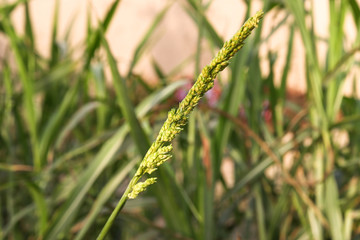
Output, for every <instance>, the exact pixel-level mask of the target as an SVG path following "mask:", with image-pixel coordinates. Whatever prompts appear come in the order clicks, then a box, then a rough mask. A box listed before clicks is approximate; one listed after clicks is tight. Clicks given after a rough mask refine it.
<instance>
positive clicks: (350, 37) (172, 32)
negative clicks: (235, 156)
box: [0, 0, 360, 92]
mask: <svg viewBox="0 0 360 240" xmlns="http://www.w3.org/2000/svg"><path fill="white" fill-rule="evenodd" d="M0 1H1V0H0ZM112 2H113V0H60V9H59V10H60V16H59V19H60V26H59V28H60V34H59V36H58V39H59V40H61V39H62V38H63V37H64V34H65V32H66V31H67V29H68V27H69V26H70V25H71V27H72V35H71V40H72V45H73V46H76V47H77V48H78V49H81V47H82V44H81V43H82V40H83V39H84V36H85V31H86V12H87V9H88V8H89V9H90V11H91V13H92V16H93V19H94V22H95V21H96V19H102V17H103V15H104V13H105V12H106V9H107V8H108V6H110V5H111V4H112ZM170 2H174V3H173V4H172V6H171V8H170V10H169V11H168V13H167V15H166V17H165V19H164V21H162V23H161V24H160V26H159V28H158V30H157V32H156V37H155V38H154V41H153V45H152V47H151V48H150V52H148V53H147V55H146V57H145V58H143V59H142V61H141V63H140V64H139V65H138V66H137V68H136V71H137V72H138V73H139V74H141V75H142V76H143V77H144V78H146V79H147V80H149V81H154V80H155V75H154V73H153V71H152V67H151V59H155V60H156V61H157V62H158V63H159V64H160V66H161V67H162V68H163V70H164V71H165V72H169V71H171V70H172V69H173V68H174V67H175V66H177V65H178V64H179V63H181V62H182V61H183V60H184V59H186V58H188V57H189V56H191V55H192V54H194V53H195V48H196V39H197V28H196V26H195V25H194V23H193V21H192V19H190V18H189V16H188V15H187V13H186V12H185V11H184V9H183V8H182V5H183V1H181V0H178V1H170V0H168V1H166V0H122V2H121V3H120V5H119V8H118V11H117V13H116V16H115V18H114V19H113V21H112V24H111V26H110V28H109V30H108V33H107V38H108V40H109V43H110V45H111V48H112V51H113V53H114V55H115V56H116V58H117V60H118V62H119V67H120V69H121V71H122V72H125V71H126V70H127V68H128V65H129V61H130V60H131V56H132V54H133V51H134V49H135V47H136V45H137V43H138V42H139V41H140V39H141V38H142V36H143V34H144V33H145V31H146V30H147V28H148V27H149V26H150V24H151V22H152V20H153V19H154V17H155V16H156V15H157V14H158V13H159V12H160V11H161V10H162V9H163V8H164V7H165V5H166V4H168V3H170ZM311 4H313V6H314V11H315V14H314V15H315V20H316V23H315V29H316V31H317V32H318V34H319V35H320V36H322V37H327V36H328V24H329V21H328V0H312V1H309V0H308V1H307V5H308V6H310V5H311ZM54 5H55V0H32V1H31V10H32V12H31V14H32V18H33V23H34V27H35V33H36V40H37V48H38V49H39V51H40V53H41V54H43V55H45V56H46V55H48V50H49V42H50V34H51V28H52V19H53V12H54ZM260 8H261V1H260V0H259V1H256V2H255V5H254V7H253V10H254V12H255V11H256V10H258V9H260ZM244 14H245V8H244V5H243V4H242V1H240V0H214V1H213V3H212V5H211V7H210V9H209V10H208V11H207V16H208V17H209V20H210V22H211V23H212V24H213V26H214V27H215V29H216V30H217V32H218V33H219V34H220V35H221V36H222V37H224V38H225V39H228V38H229V37H231V36H232V34H233V33H235V32H236V31H237V30H238V28H239V26H240V25H241V24H242V22H243V21H244ZM284 14H285V13H283V12H274V11H272V12H271V13H269V14H267V15H266V17H265V19H264V21H263V22H264V28H265V31H264V36H265V35H266V34H267V33H269V32H270V31H271V28H272V27H273V26H275V25H276V24H277V23H278V22H279V21H281V19H282V17H283V16H284ZM13 18H14V20H16V22H17V27H18V29H19V31H20V30H21V24H22V22H23V13H22V11H21V10H20V9H19V10H18V11H16V13H15V14H14V16H13ZM289 21H292V19H289ZM346 28H347V30H346V35H347V42H346V47H347V49H348V50H349V49H351V47H352V46H353V44H354V41H355V31H352V29H354V23H353V21H352V19H351V18H350V16H349V17H348V18H347V19H346ZM287 41H288V31H287V28H286V26H284V27H282V28H280V29H279V31H278V32H277V33H276V34H275V35H274V36H273V37H272V38H271V39H270V40H269V41H267V42H266V43H264V44H263V45H262V46H261V52H260V54H261V58H262V66H263V69H264V72H265V74H266V72H267V71H268V69H267V61H266V56H267V52H268V51H272V52H276V53H277V54H278V57H279V60H278V61H277V63H276V69H277V71H276V72H275V77H276V78H277V79H279V78H280V76H279V75H280V74H279V73H281V69H282V67H283V65H284V61H285V55H286V48H287ZM205 46H206V45H205ZM325 53H326V44H320V45H319V52H318V54H319V55H320V56H324V55H325ZM211 56H212V53H210V52H206V53H205V54H204V59H203V64H206V62H207V61H208V60H209V59H210V58H211ZM357 57H359V56H357ZM323 59H324V58H323ZM182 74H183V75H184V76H186V75H190V76H191V75H192V74H193V69H192V65H189V66H188V67H187V68H185V69H184V72H183V73H182ZM356 75H357V76H359V70H358V69H357V70H355V69H354V70H353V71H352V75H351V77H350V78H349V79H347V82H346V92H350V89H351V88H350V86H351V85H352V79H354V78H355V79H357V80H358V79H359V78H358V77H356ZM359 85H360V82H359ZM289 86H290V88H292V89H296V90H300V91H302V92H304V91H305V89H306V84H305V71H304V49H303V46H302V43H301V39H300V35H299V34H298V33H297V34H296V40H295V43H294V52H293V59H292V67H291V72H290V78H289ZM359 87H360V86H359ZM358 90H359V91H358V92H360V89H358Z"/></svg>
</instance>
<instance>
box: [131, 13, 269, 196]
mask: <svg viewBox="0 0 360 240" xmlns="http://www.w3.org/2000/svg"><path fill="white" fill-rule="evenodd" d="M263 15H264V13H263V12H262V11H259V12H257V13H256V14H255V16H253V17H251V18H249V19H248V20H247V21H246V22H245V24H244V25H243V26H242V27H241V29H240V30H239V31H238V32H237V33H236V34H235V35H234V36H233V38H232V39H230V40H229V41H227V42H225V44H224V46H223V47H222V48H221V49H220V51H219V52H218V54H217V55H216V57H215V58H214V59H213V60H212V61H211V63H210V64H209V65H207V66H206V67H204V68H203V70H202V71H201V73H200V75H199V77H198V78H197V80H196V82H195V84H194V85H193V87H192V88H191V89H190V90H189V92H188V94H187V95H186V97H185V98H184V99H183V100H182V101H181V102H180V104H179V107H178V108H177V109H171V110H170V112H169V113H168V118H167V120H166V121H165V123H164V125H163V126H162V128H161V130H160V132H159V135H158V137H157V138H156V140H155V142H154V143H153V144H152V145H151V147H150V149H149V150H148V152H147V153H146V155H145V157H144V159H143V161H142V162H141V164H140V166H139V168H138V170H137V172H136V174H135V176H134V179H137V180H139V179H140V178H141V177H142V176H143V175H144V174H145V173H148V174H151V173H152V172H154V171H155V170H156V169H157V167H158V166H160V165H161V164H162V163H164V162H165V161H166V160H168V159H170V158H171V150H172V145H171V141H172V140H173V139H174V138H175V137H176V136H177V135H178V134H179V133H180V132H181V130H182V129H183V127H184V126H185V124H186V123H187V120H188V118H189V115H190V113H191V112H192V110H193V109H194V108H195V106H196V105H197V104H198V102H199V101H200V99H201V97H202V96H203V95H204V94H205V93H206V92H207V91H209V90H210V89H211V88H212V87H213V86H214V79H215V77H216V76H217V74H218V73H219V72H221V71H222V70H224V69H225V68H226V67H227V66H228V65H229V61H230V59H231V58H232V57H233V56H234V55H235V53H236V52H238V51H239V50H240V49H241V48H242V46H243V45H244V41H245V39H246V38H247V37H248V36H249V35H250V33H251V31H252V30H253V29H254V28H255V27H257V25H258V23H259V21H260V20H261V19H262V17H263ZM154 182H155V178H149V179H147V180H146V181H145V182H139V183H136V181H135V182H133V183H134V186H133V187H132V191H131V192H130V193H129V194H128V197H129V198H135V197H136V196H137V195H138V194H139V193H140V192H142V191H144V190H145V189H146V187H147V186H149V185H150V184H152V183H154Z"/></svg>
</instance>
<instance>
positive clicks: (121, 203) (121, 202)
mask: <svg viewBox="0 0 360 240" xmlns="http://www.w3.org/2000/svg"><path fill="white" fill-rule="evenodd" d="M138 180H139V178H138V177H134V178H133V179H131V181H130V183H129V185H128V186H127V188H126V190H125V192H124V193H123V195H122V197H121V199H120V200H119V202H118V204H117V205H116V208H115V209H114V211H113V212H112V213H111V215H110V217H109V218H108V220H107V221H106V223H105V225H104V227H103V229H102V230H101V232H100V234H99V236H98V237H97V238H96V240H103V239H105V237H106V235H107V234H108V232H109V230H110V228H111V226H112V225H113V223H114V221H115V219H116V217H117V216H118V215H119V213H120V211H121V209H123V207H124V206H125V203H126V201H127V200H128V195H129V193H130V192H131V190H132V188H133V186H134V185H135V184H136V183H137V181H138Z"/></svg>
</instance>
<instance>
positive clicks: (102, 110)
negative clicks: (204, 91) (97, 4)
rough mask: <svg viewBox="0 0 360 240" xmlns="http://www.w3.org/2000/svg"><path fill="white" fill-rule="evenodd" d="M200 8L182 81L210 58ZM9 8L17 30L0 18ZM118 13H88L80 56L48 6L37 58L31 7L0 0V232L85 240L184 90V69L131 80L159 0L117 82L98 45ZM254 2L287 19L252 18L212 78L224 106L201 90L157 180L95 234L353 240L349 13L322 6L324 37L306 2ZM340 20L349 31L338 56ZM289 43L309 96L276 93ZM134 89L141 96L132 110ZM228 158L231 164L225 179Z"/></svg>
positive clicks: (355, 190) (111, 61)
mask: <svg viewBox="0 0 360 240" xmlns="http://www.w3.org/2000/svg"><path fill="white" fill-rule="evenodd" d="M305 2H306V3H310V2H309V1H305ZM209 4H211V1H210V3H206V4H205V3H202V1H196V0H187V1H182V2H181V6H182V7H183V9H184V11H185V12H186V13H187V14H188V15H189V18H190V19H192V20H193V21H194V23H195V24H196V25H197V26H198V28H199V34H198V49H197V52H196V53H194V57H193V59H191V60H192V63H193V64H195V66H196V68H195V69H196V71H195V72H194V75H197V73H198V71H199V70H200V69H201V68H202V67H203V66H201V64H200V57H199V56H201V51H204V50H203V49H201V45H200V43H201V42H202V41H207V42H208V43H209V46H210V47H211V48H212V49H213V50H214V51H216V50H217V49H218V48H220V47H221V46H222V44H223V39H222V37H221V36H220V35H219V34H218V33H217V32H216V30H215V29H214V27H213V26H212V25H211V23H210V21H209V20H208V19H207V15H206V12H207V10H208V7H209V6H210V5H209ZM246 4H247V11H246V16H245V17H244V19H245V18H248V17H250V13H251V12H254V9H253V3H252V1H246ZM20 6H23V7H24V8H23V11H24V12H23V14H24V16H25V18H24V29H25V31H24V34H23V35H21V34H19V33H18V32H17V31H16V30H15V28H14V23H13V22H12V20H11V19H12V18H11V15H12V14H13V12H14V10H15V9H17V8H19V7H20ZM309 6H310V7H309ZM119 7H121V1H114V2H113V3H112V5H111V6H110V8H109V9H108V11H107V13H106V14H105V16H104V18H103V19H100V20H99V21H98V22H96V23H93V22H91V20H90V19H91V18H90V17H88V24H87V26H88V31H87V37H86V39H85V40H84V45H85V46H86V47H85V48H84V49H85V50H84V52H83V54H82V56H81V57H80V58H75V57H74V56H73V49H67V48H65V49H64V48H62V47H61V44H59V43H60V41H63V42H64V43H66V42H67V41H68V39H66V38H65V39H60V38H59V37H58V24H59V21H60V19H58V16H59V14H58V12H57V11H58V10H57V9H58V8H55V9H54V18H53V19H49V21H53V25H52V35H51V41H52V42H51V44H50V46H51V48H50V50H49V51H50V55H49V57H48V58H45V57H43V56H41V55H40V54H39V53H38V52H37V50H36V48H35V43H36V41H37V39H36V36H35V35H34V34H33V32H34V28H36V26H34V25H33V22H32V18H31V15H30V12H31V11H30V5H29V3H28V1H25V0H19V1H15V2H13V3H11V4H10V3H9V4H7V3H2V4H1V5H0V31H1V34H3V35H4V36H5V37H6V41H8V49H7V50H6V51H5V55H4V56H2V58H1V63H0V69H1V74H0V80H1V84H0V91H1V95H0V98H1V101H0V104H1V108H0V124H1V132H0V141H1V144H0V159H1V160H0V173H1V174H0V213H1V215H0V225H1V228H0V229H1V230H0V239H77V240H80V239H94V238H96V236H97V235H98V233H99V232H100V230H101V229H102V227H103V225H104V224H105V222H106V220H107V217H108V216H109V214H110V213H111V211H112V210H113V208H114V207H115V205H116V203H117V202H118V200H119V198H120V196H121V195H122V193H123V192H124V190H125V187H126V185H127V183H128V181H129V179H130V177H131V176H132V175H133V174H134V171H135V169H136V166H137V165H138V164H139V162H140V160H141V159H142V158H143V157H144V155H145V154H146V151H147V149H148V148H149V147H150V142H152V140H153V139H154V138H155V135H156V134H157V132H158V130H159V128H160V127H161V125H162V123H163V122H164V120H165V118H166V116H167V115H166V113H167V112H168V110H170V109H171V107H173V106H175V104H176V101H175V100H176V99H174V97H173V96H174V95H175V93H176V92H177V91H180V90H181V89H184V88H185V87H186V86H187V85H188V82H187V81H178V82H174V81H172V80H173V79H174V78H175V77H174V75H173V72H178V69H181V66H182V65H181V66H178V67H177V68H175V69H174V71H173V72H171V73H170V74H165V73H164V72H163V71H162V70H161V67H160V66H159V65H158V63H156V62H154V64H153V66H154V70H155V72H156V73H157V74H158V76H159V80H160V82H161V83H162V84H161V85H158V86H155V87H153V86H148V85H147V83H146V79H142V78H141V77H139V76H138V75H136V73H135V72H134V69H135V66H136V65H137V63H138V62H139V60H141V59H142V58H143V54H144V52H145V50H146V49H147V48H148V47H149V46H150V45H149V44H148V43H149V41H151V40H152V39H153V33H154V31H155V30H156V29H157V27H158V26H159V23H160V22H161V21H163V19H164V17H165V16H166V14H167V12H168V10H169V9H170V8H171V7H172V5H171V4H170V5H167V6H166V7H165V8H164V9H163V10H162V11H161V12H159V14H158V15H157V17H156V18H155V19H154V21H153V23H152V24H151V26H150V27H149V29H148V31H147V32H146V33H145V34H144V37H143V38H142V39H141V41H139V44H138V46H137V48H136V51H135V52H134V55H133V58H132V62H131V64H130V66H131V67H130V68H129V70H128V71H127V72H126V74H124V75H122V74H120V73H119V71H118V69H117V67H116V60H115V58H114V56H113V54H112V53H111V51H110V48H109V46H108V43H107V39H106V37H105V36H106V31H107V29H108V28H109V26H110V24H111V23H112V21H113V17H114V15H115V14H116V10H117V9H118V8H119ZM263 9H264V12H265V14H270V13H272V12H285V13H286V14H285V15H284V19H283V20H282V21H279V25H278V26H274V28H273V31H271V33H270V35H268V36H265V35H264V32H265V31H264V30H263V27H262V25H261V24H260V25H259V29H257V31H256V32H255V34H254V35H253V36H252V37H251V38H250V39H248V40H247V43H246V44H245V46H244V48H243V49H242V51H241V53H240V54H239V55H237V56H235V58H234V59H233V60H232V62H231V64H230V66H229V74H228V75H226V76H227V77H228V79H222V78H225V77H224V76H221V77H220V79H219V81H221V80H225V81H221V84H220V85H219V86H220V87H221V89H222V90H221V91H222V92H221V97H220V98H219V99H216V101H217V102H216V104H215V105H214V104H212V102H211V101H213V99H212V97H213V98H214V95H209V96H208V97H207V100H206V99H205V100H204V101H202V102H201V103H200V105H199V108H198V109H196V110H195V111H194V112H193V113H192V115H191V116H190V118H189V123H188V125H187V127H185V129H184V131H183V132H182V133H181V134H180V136H179V137H178V138H177V139H176V140H175V141H174V149H173V159H172V160H171V161H169V162H168V163H165V164H164V165H162V166H161V167H160V168H159V171H158V173H157V174H156V175H157V178H158V182H157V183H156V184H154V185H152V186H151V187H149V189H148V191H147V192H145V193H142V194H141V195H140V196H139V197H138V198H137V199H135V200H131V201H128V202H127V205H126V206H125V208H124V209H123V210H122V212H121V213H120V215H119V216H118V217H117V218H116V221H115V223H114V226H113V227H112V229H111V231H110V234H109V236H108V239H238V238H241V239H344V240H346V239H360V229H359V222H360V218H359V217H360V212H359V200H360V198H359V189H360V187H359V174H358V172H359V169H360V168H359V166H360V165H359V163H360V158H359V156H360V148H359V142H360V125H359V124H358V122H359V121H360V102H359V96H358V95H357V94H356V88H358V84H359V81H358V79H357V77H356V76H355V77H354V84H353V88H354V91H353V93H352V94H351V95H349V96H344V94H343V93H344V91H343V86H344V80H345V79H346V77H349V76H351V71H352V70H353V69H356V68H358V59H357V58H356V54H357V53H358V51H359V49H360V35H359V28H360V20H359V19H360V8H359V5H358V3H357V1H355V0H348V1H333V0H329V9H324V11H329V19H330V25H329V35H328V37H327V38H326V39H322V38H320V37H319V36H317V35H316V32H315V31H314V28H313V26H314V17H315V16H314V13H313V9H312V6H311V4H308V5H307V8H305V6H304V1H301V0H286V1H270V0H264V1H263ZM347 16H350V17H351V20H352V21H353V22H354V23H355V26H356V29H355V31H356V32H355V34H356V37H355V42H354V43H352V46H351V47H350V48H349V47H347V45H345V42H346V41H347V36H346V35H345V33H344V27H345V22H346V21H345V20H346V17H347ZM264 21H265V22H266V21H271V19H270V20H269V19H267V18H265V19H264ZM94 26H96V27H94ZM281 26H285V27H286V28H288V29H289V35H288V36H286V38H287V39H288V44H287V46H284V48H286V50H287V55H286V59H287V61H286V64H285V65H284V66H283V68H282V69H283V70H282V72H281V73H280V80H281V81H280V85H277V84H275V79H274V78H275V77H274V72H275V65H276V63H277V61H278V58H277V56H276V54H274V53H269V55H268V63H269V69H270V73H269V74H264V73H263V69H262V68H261V67H260V62H261V59H260V57H259V48H260V45H261V44H264V43H266V42H267V41H269V37H270V36H271V35H272V34H275V33H276V32H277V31H278V29H279V28H280V27H281ZM70 31H71V29H70V30H69V32H70ZM121 34H127V33H121ZM297 34H299V36H301V41H302V44H303V45H304V47H305V51H306V63H305V67H306V69H305V75H306V80H307V92H306V94H304V95H303V96H300V100H297V99H296V97H294V96H292V95H291V92H288V91H287V87H286V86H287V83H288V80H289V72H290V71H291V61H290V60H291V59H292V56H293V53H294V52H293V51H294V49H295V48H296V47H297V46H296V45H294V44H293V43H294V37H295V36H296V35H297ZM320 42H321V43H322V44H326V46H327V50H326V51H327V53H326V59H325V60H326V61H321V60H320V58H319V56H318V54H317V47H318V43H320ZM62 46H67V45H66V44H63V45H62ZM99 50H104V51H99ZM104 53H105V55H104ZM107 67H109V69H110V76H107V75H106V74H105V69H106V68H107ZM107 78H111V79H112V81H111V82H112V83H111V84H107V82H108V81H107ZM130 81H131V84H129V82H130ZM94 86H95V88H94ZM125 87H126V90H127V91H124V89H125ZM215 87H216V86H215ZM139 88H143V89H144V90H145V91H143V92H144V93H145V94H144V96H142V97H141V98H138V99H140V100H138V101H133V99H134V98H133V95H134V94H135V92H136V91H137V90H138V89H139ZM93 89H95V92H94V91H93ZM341 138H343V139H344V140H342V141H340V140H341ZM289 161H290V163H291V164H288V162H289ZM227 164H230V165H231V168H230V170H228V171H227V172H224V171H222V170H221V169H222V168H223V167H224V166H225V165H227ZM271 172H273V173H274V172H275V175H274V174H273V175H271V174H270V173H271ZM228 176H231V177H232V178H233V180H232V181H229V180H228Z"/></svg>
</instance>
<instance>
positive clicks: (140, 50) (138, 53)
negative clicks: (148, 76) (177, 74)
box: [127, 4, 172, 78]
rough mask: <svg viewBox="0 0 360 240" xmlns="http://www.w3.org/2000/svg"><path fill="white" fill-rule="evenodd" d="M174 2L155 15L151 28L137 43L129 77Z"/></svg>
mask: <svg viewBox="0 0 360 240" xmlns="http://www.w3.org/2000/svg"><path fill="white" fill-rule="evenodd" d="M171 5H172V4H167V5H166V6H165V7H164V9H163V10H161V11H160V13H159V14H158V15H157V16H156V17H155V19H154V21H153V22H152V24H151V25H150V27H149V29H148V30H147V31H146V33H145V34H144V36H143V37H142V39H141V41H140V42H139V44H138V45H137V47H136V49H135V51H134V55H133V57H132V60H131V62H130V67H129V70H128V74H127V78H129V77H130V75H131V74H132V72H133V69H134V67H135V65H136V64H137V63H138V61H139V60H140V59H141V57H142V55H143V54H144V51H145V50H146V48H147V46H148V45H149V44H150V40H151V39H150V38H151V37H152V36H153V34H154V31H155V30H156V29H157V27H158V26H159V24H160V22H161V21H162V19H163V18H164V16H165V14H166V13H167V11H168V9H169V8H170V7H171Z"/></svg>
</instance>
